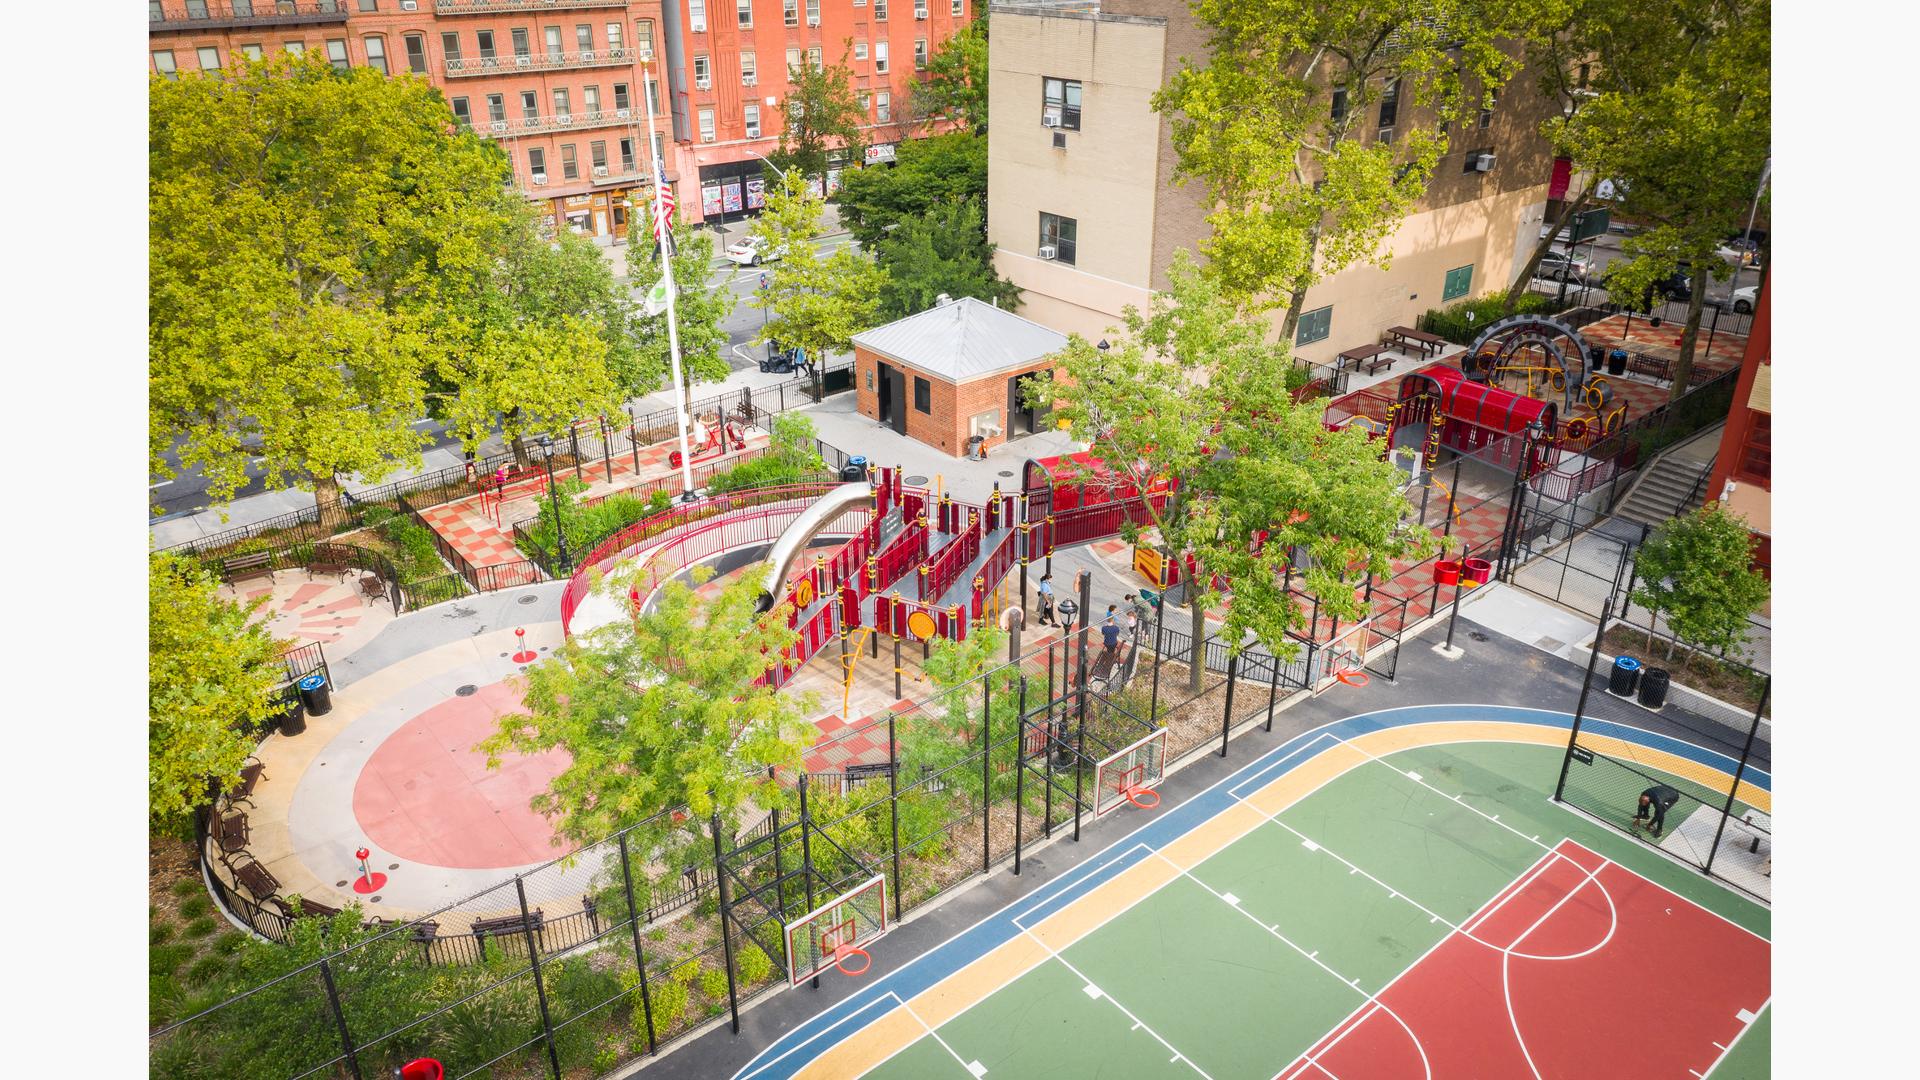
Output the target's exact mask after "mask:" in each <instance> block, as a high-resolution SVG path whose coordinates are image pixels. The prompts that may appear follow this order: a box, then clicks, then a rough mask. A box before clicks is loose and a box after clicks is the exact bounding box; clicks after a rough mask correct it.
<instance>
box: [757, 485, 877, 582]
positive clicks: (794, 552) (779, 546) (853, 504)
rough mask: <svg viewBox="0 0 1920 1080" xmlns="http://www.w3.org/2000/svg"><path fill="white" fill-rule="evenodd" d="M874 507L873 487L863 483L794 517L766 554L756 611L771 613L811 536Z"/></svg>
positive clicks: (846, 487)
mask: <svg viewBox="0 0 1920 1080" xmlns="http://www.w3.org/2000/svg"><path fill="white" fill-rule="evenodd" d="M873 506H874V502H873V486H872V485H871V484H868V483H867V482H866V481H864V480H862V481H860V482H858V483H853V484H842V485H840V486H839V487H837V488H834V489H833V490H832V491H829V492H827V493H826V494H825V495H822V496H821V497H820V501H819V502H816V503H814V504H813V505H812V506H809V507H808V508H807V509H806V510H805V511H803V512H802V513H801V514H800V516H799V517H797V518H795V519H794V520H793V524H791V525H789V526H787V528H786V531H785V532H783V533H781V534H780V539H778V540H775V541H774V542H773V550H772V551H770V552H768V553H767V569H766V574H765V576H764V577H762V578H761V582H760V602H759V604H758V605H757V607H756V609H755V610H758V611H771V610H773V604H774V598H775V596H776V595H777V594H778V593H779V591H780V590H781V588H783V587H784V586H785V585H786V583H787V575H789V574H791V573H792V572H793V564H794V561H795V560H796V559H798V558H799V557H800V553H801V552H803V551H805V550H807V548H808V547H809V546H810V545H811V544H812V543H813V538H814V537H816V536H818V535H820V533H822V532H824V531H826V528H827V526H828V525H830V524H832V523H833V522H834V521H836V520H838V519H839V517H840V515H841V514H844V513H846V512H847V511H849V510H871V509H873Z"/></svg>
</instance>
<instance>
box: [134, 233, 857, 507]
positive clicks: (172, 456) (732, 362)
mask: <svg viewBox="0 0 1920 1080" xmlns="http://www.w3.org/2000/svg"><path fill="white" fill-rule="evenodd" d="M735 231H736V233H737V232H738V230H737V229H736V230H735ZM729 239H733V238H732V237H729ZM853 243H854V241H853V239H852V238H851V237H850V236H848V235H847V234H845V233H839V234H835V235H831V236H825V237H821V238H820V239H819V240H818V241H816V242H815V246H816V247H818V248H819V249H820V250H821V252H823V253H831V252H834V251H837V250H839V249H840V248H843V247H846V246H848V245H850V244H853ZM713 265H714V271H713V275H712V277H711V278H710V279H709V280H710V282H711V285H712V287H713V288H714V289H725V290H727V291H728V292H730V293H732V294H733V295H734V297H735V304H734V309H733V311H732V312H730V313H729V314H728V315H727V317H726V319H725V320H723V321H722V322H721V326H722V328H724V329H725V330H726V331H727V343H728V349H727V354H726V359H727V363H728V366H730V367H731V368H733V370H735V371H739V370H741V369H743V368H746V367H750V366H752V365H753V364H754V363H757V362H758V358H759V356H760V355H761V350H759V349H757V348H756V347H754V346H753V345H752V344H750V343H751V342H752V340H753V337H754V335H755V334H756V333H758V332H759V330H760V326H761V320H762V318H763V316H762V314H761V312H760V309H758V308H756V307H753V306H752V305H751V304H749V303H748V301H749V300H750V299H751V297H752V295H753V292H754V290H755V289H756V288H758V287H759V281H760V275H761V269H758V268H753V267H741V266H736V265H734V264H733V263H731V262H728V261H726V260H725V259H716V260H714V264H713ZM644 287H645V283H641V284H640V286H639V287H637V288H636V289H635V294H636V298H638V296H639V294H640V293H641V292H642V291H643V290H644ZM734 346H739V347H740V348H741V351H742V352H745V353H747V354H748V356H749V357H751V358H752V359H751V360H743V359H741V357H740V355H739V354H738V353H736V352H734V351H733V347H734ZM635 400H636V401H637V400H638V399H635ZM413 425H414V427H415V428H417V429H418V430H420V431H422V432H424V433H425V434H426V435H427V437H428V438H429V440H430V441H429V443H428V444H427V445H426V446H425V447H423V448H422V449H423V451H424V450H435V449H441V448H445V447H451V446H456V445H458V444H459V441H460V440H459V439H457V438H455V437H453V436H452V435H449V434H447V433H446V431H445V430H443V429H442V428H441V426H440V424H439V423H438V422H437V421H435V420H433V419H432V418H430V417H421V418H420V419H418V420H415V421H414V422H413ZM179 446H180V444H179V443H178V442H176V443H175V444H174V450H173V452H171V453H169V454H168V455H167V460H168V464H170V465H173V466H175V467H176V468H177V467H178V464H179V457H178V451H179ZM149 479H152V480H154V482H153V483H151V484H149V485H148V488H147V490H148V497H149V505H150V506H154V507H158V508H159V510H160V513H158V514H153V515H150V517H149V520H148V524H153V523H154V522H158V521H165V520H167V519H169V518H172V517H177V516H179V515H182V514H190V513H192V512H194V511H196V510H200V509H202V508H204V507H207V506H210V505H212V504H213V499H212V498H211V497H209V496H208V494H207V478H206V477H205V476H204V475H202V474H201V472H200V471H199V470H198V469H188V470H184V471H180V472H179V474H178V475H177V476H175V477H173V478H172V479H169V480H161V479H159V478H157V477H153V478H149ZM266 490H268V488H267V485H266V482H265V470H264V469H263V468H262V467H261V465H260V463H259V462H258V461H257V460H256V461H253V462H250V463H249V464H248V466H247V482H246V484H245V485H244V486H242V487H241V488H240V490H239V491H237V492H235V493H234V495H233V498H235V499H238V498H243V497H245V496H248V495H255V494H258V493H260V492H262V491H266Z"/></svg>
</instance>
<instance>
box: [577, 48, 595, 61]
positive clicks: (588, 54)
mask: <svg viewBox="0 0 1920 1080" xmlns="http://www.w3.org/2000/svg"><path fill="white" fill-rule="evenodd" d="M580 59H581V60H583V61H585V62H586V63H589V64H591V63H593V59H594V57H593V50H592V49H588V50H587V51H586V52H583V53H581V54H580Z"/></svg>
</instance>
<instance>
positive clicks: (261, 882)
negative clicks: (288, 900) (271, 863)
mask: <svg viewBox="0 0 1920 1080" xmlns="http://www.w3.org/2000/svg"><path fill="white" fill-rule="evenodd" d="M233 876H234V879H235V880H236V881H238V882H240V884H242V885H244V886H246V887H247V891H248V892H250V893H252V894H253V898H254V899H255V900H260V901H266V900H268V899H270V898H272V897H273V896H274V895H276V894H277V893H279V891H280V879H278V878H276V877H274V876H273V874H272V873H271V872H269V871H268V870H267V868H266V867H264V866H261V865H260V864H259V863H258V862H246V863H242V864H240V865H239V866H236V867H234V868H233Z"/></svg>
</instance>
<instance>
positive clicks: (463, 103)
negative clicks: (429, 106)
mask: <svg viewBox="0 0 1920 1080" xmlns="http://www.w3.org/2000/svg"><path fill="white" fill-rule="evenodd" d="M453 118H454V119H455V120H458V121H460V124H461V126H463V127H472V126H473V110H472V109H471V108H469V107H468V105H467V99H466V98H463V97H457V98H454V99H453Z"/></svg>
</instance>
